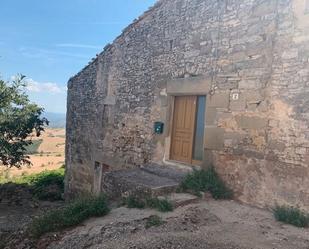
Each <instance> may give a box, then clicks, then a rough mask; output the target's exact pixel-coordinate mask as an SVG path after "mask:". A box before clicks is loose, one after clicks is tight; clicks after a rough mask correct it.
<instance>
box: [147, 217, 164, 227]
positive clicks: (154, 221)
mask: <svg viewBox="0 0 309 249" xmlns="http://www.w3.org/2000/svg"><path fill="white" fill-rule="evenodd" d="M162 224H164V221H163V220H162V218H161V217H159V216H158V215H152V216H150V217H149V218H148V219H147V222H146V225H145V228H146V229H148V228H150V227H154V226H155V227H157V226H160V225H162Z"/></svg>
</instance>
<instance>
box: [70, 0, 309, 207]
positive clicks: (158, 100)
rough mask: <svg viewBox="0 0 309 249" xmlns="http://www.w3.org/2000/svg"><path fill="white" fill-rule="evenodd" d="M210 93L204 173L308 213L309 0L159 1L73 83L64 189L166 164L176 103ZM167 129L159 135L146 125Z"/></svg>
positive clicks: (84, 188) (245, 194)
mask: <svg viewBox="0 0 309 249" xmlns="http://www.w3.org/2000/svg"><path fill="white" fill-rule="evenodd" d="M196 94H198V95H200V94H204V95H206V98H207V101H206V121H205V122H206V123H205V138H204V157H203V164H202V167H207V166H209V165H211V164H212V165H214V166H215V167H216V169H217V171H218V172H219V174H220V175H221V176H222V178H223V179H224V180H225V181H226V182H227V184H228V185H229V186H230V187H231V188H232V189H233V190H234V191H235V193H236V198H237V199H238V200H240V201H242V202H246V203H250V204H254V205H256V206H261V207H267V206H269V207H272V206H274V205H275V204H290V205H293V206H299V207H300V208H304V209H306V210H309V1H308V0H160V1H158V2H157V3H156V4H155V6H154V7H152V8H151V9H150V10H149V11H147V12H145V13H144V14H143V15H142V16H141V17H139V18H138V19H137V20H135V21H134V22H133V23H132V24H131V25H129V26H128V27H127V28H126V29H125V30H124V31H123V32H122V34H121V35H120V36H119V37H117V38H116V39H115V41H114V42H113V43H112V44H110V45H107V46H106V47H105V48H104V51H103V52H102V53H100V54H99V55H98V56H97V57H96V58H95V59H93V61H91V62H90V63H89V65H88V66H86V67H85V68H84V69H83V70H82V71H80V72H79V73H78V74H77V75H75V76H74V77H72V78H71V79H70V80H69V83H68V109H67V144H66V167H67V176H66V183H65V185H66V194H67V196H72V195H77V194H80V193H85V192H86V193H89V192H94V193H97V192H100V191H104V189H102V187H101V186H102V185H101V184H102V183H101V181H102V175H104V174H105V173H106V172H109V171H114V170H119V169H126V168H128V169H129V168H135V167H138V166H141V165H144V164H147V163H150V162H154V163H158V164H161V165H164V164H166V163H172V162H170V161H169V159H170V155H169V148H170V144H171V125H170V124H171V119H172V118H171V117H172V115H171V114H172V110H173V101H174V97H175V96H178V95H196ZM156 121H161V122H163V123H164V124H165V128H164V133H163V134H162V135H158V134H154V132H153V124H154V122H156Z"/></svg>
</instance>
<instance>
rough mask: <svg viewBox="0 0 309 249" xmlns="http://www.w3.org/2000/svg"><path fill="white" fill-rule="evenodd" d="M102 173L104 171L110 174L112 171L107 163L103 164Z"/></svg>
mask: <svg viewBox="0 0 309 249" xmlns="http://www.w3.org/2000/svg"><path fill="white" fill-rule="evenodd" d="M102 171H103V173H106V172H109V171H110V166H109V165H107V164H105V163H103V164H102Z"/></svg>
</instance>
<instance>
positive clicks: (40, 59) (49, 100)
mask: <svg viewBox="0 0 309 249" xmlns="http://www.w3.org/2000/svg"><path fill="white" fill-rule="evenodd" d="M154 3H155V0H52V1H50V0H26V1H24V0H1V3H0V9H1V15H0V75H1V77H2V79H5V80H8V79H10V78H11V77H12V76H13V75H16V74H17V73H22V74H24V75H26V76H27V77H28V82H29V86H28V93H29V96H30V98H31V100H32V101H35V102H37V103H38V104H40V105H41V106H43V107H44V108H45V110H46V111H49V112H62V113H64V112H65V110H66V106H65V105H66V104H65V102H66V83H67V81H68V79H69V78H70V77H71V76H72V75H74V74H76V73H77V72H78V71H79V70H80V69H82V68H83V67H84V66H85V65H86V64H87V63H88V62H89V61H90V59H91V58H93V57H95V55H96V54H97V53H99V52H100V51H101V50H102V49H103V47H104V46H105V45H106V44H107V43H109V42H112V41H113V39H114V38H115V37H116V36H118V35H119V34H120V33H121V30H123V29H124V28H125V27H126V26H127V25H128V24H130V23H131V22H132V21H133V19H135V18H137V17H138V16H139V15H141V14H142V13H143V12H144V11H145V10H147V9H148V8H149V7H150V6H152V5H153V4H154Z"/></svg>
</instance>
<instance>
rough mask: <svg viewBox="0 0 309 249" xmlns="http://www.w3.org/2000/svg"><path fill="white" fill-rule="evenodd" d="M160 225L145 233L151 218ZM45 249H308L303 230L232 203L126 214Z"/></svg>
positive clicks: (114, 214)
mask: <svg viewBox="0 0 309 249" xmlns="http://www.w3.org/2000/svg"><path fill="white" fill-rule="evenodd" d="M154 214H157V215H160V216H161V217H162V218H163V220H164V221H165V224H163V225H161V226H159V227H151V228H149V229H146V228H145V223H146V220H147V218H148V217H149V216H151V215H154ZM48 248H49V249H69V248H74V249H79V248H80V249H81V248H88V249H99V248H102V249H116V248H117V249H118V248H119V249H122V248H123V249H133V248H135V249H158V248H162V249H172V248H184V249H189V248H209V249H236V248H237V249H279V248H280V249H309V229H300V228H295V227H293V226H289V225H284V224H281V223H279V222H276V221H275V220H274V218H273V217H272V214H271V213H270V212H268V211H265V210H260V209H256V208H252V207H248V206H245V205H241V204H239V203H236V202H234V201H219V202H218V201H213V200H210V201H200V202H199V203H195V204H191V205H188V206H184V207H179V208H177V209H176V210H174V211H173V212H170V213H165V214H162V213H158V212H156V211H153V210H137V209H127V208H124V207H121V208H117V209H114V210H112V211H111V213H110V214H109V215H108V216H105V217H102V218H97V219H91V220H88V221H87V222H85V223H84V224H83V225H82V226H79V227H77V228H75V229H73V230H71V231H69V232H67V234H66V235H65V236H64V237H63V238H62V239H61V241H58V242H54V243H53V244H51V245H50V246H49V247H48Z"/></svg>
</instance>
